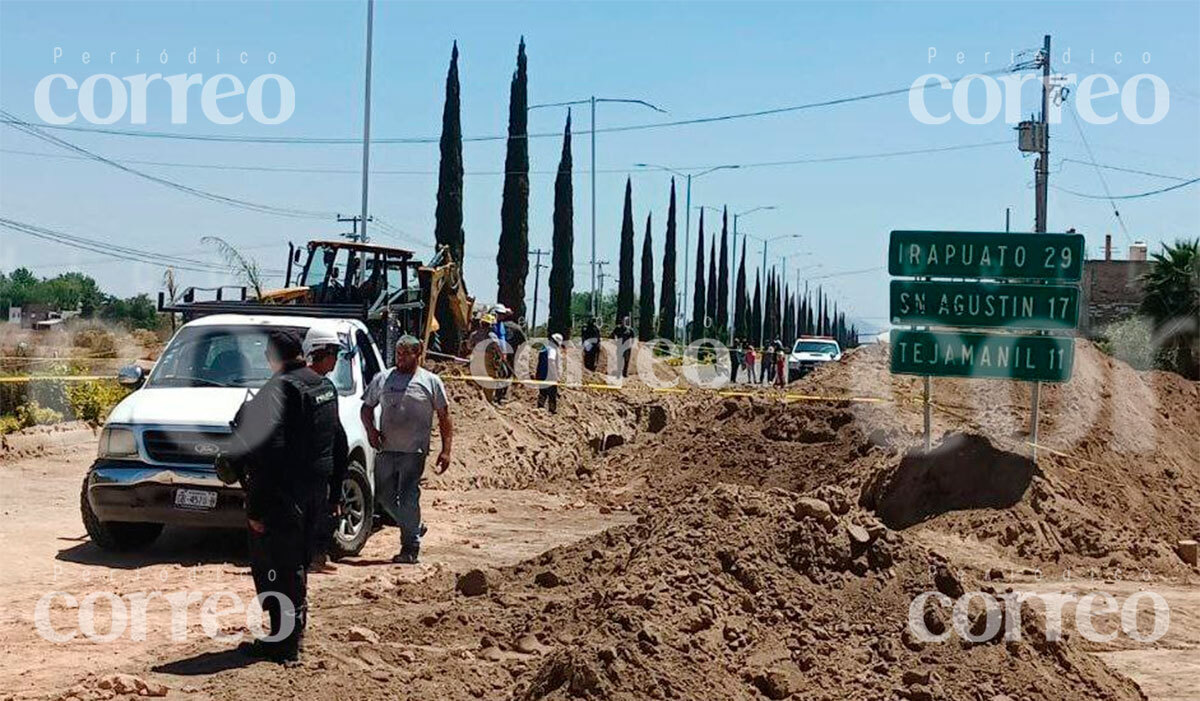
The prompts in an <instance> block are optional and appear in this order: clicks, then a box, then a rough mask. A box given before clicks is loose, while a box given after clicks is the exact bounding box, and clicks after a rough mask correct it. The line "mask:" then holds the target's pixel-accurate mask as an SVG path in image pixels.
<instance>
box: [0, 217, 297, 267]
mask: <svg viewBox="0 0 1200 701" xmlns="http://www.w3.org/2000/svg"><path fill="white" fill-rule="evenodd" d="M0 227H4V228H6V229H10V230H12V231H16V232H19V233H23V234H26V235H28V236H33V237H35V238H38V239H42V240H44V241H50V242H52V243H57V244H61V245H63V246H69V247H71V248H76V249H79V250H84V251H88V252H91V253H99V254H101V255H104V256H108V257H110V258H116V259H120V260H125V261H130V262H134V263H145V264H148V265H154V266H158V267H162V268H177V269H179V270H188V271H191V272H197V273H225V274H228V273H229V272H230V271H229V268H228V267H226V266H223V265H219V264H217V263H210V262H208V261H203V260H197V259H194V258H187V257H184V256H177V255H168V254H165V253H159V252H156V251H147V250H143V249H138V248H132V247H129V246H119V245H117V244H114V243H112V242H111V241H100V240H97V239H92V238H86V237H83V236H78V235H74V234H68V233H65V232H62V231H56V230H54V229H48V228H46V227H42V226H37V225H35V224H29V223H26V222H19V221H16V220H13V219H9V218H7V217H0ZM264 272H266V273H270V274H282V271H280V270H265V271H264Z"/></svg>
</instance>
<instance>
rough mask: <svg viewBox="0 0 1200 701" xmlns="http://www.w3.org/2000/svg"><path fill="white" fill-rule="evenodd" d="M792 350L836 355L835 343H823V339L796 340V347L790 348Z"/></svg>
mask: <svg viewBox="0 0 1200 701" xmlns="http://www.w3.org/2000/svg"><path fill="white" fill-rule="evenodd" d="M792 352H793V353H825V354H827V355H837V353H838V347H837V344H835V343H825V342H824V341H796V347H795V348H793V349H792Z"/></svg>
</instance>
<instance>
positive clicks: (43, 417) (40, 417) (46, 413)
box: [17, 401, 63, 428]
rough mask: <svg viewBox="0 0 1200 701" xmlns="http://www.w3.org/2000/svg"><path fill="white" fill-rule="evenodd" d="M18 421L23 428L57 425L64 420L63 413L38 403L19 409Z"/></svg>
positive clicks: (34, 402) (22, 406) (25, 405)
mask: <svg viewBox="0 0 1200 701" xmlns="http://www.w3.org/2000/svg"><path fill="white" fill-rule="evenodd" d="M17 420H18V421H20V422H21V424H22V428H25V427H27V426H45V425H48V424H56V423H59V422H61V421H62V420H63V415H62V412H59V411H55V410H53V409H49V408H47V407H44V406H42V405H40V404H38V403H37V402H36V401H33V402H30V403H28V404H23V405H21V406H19V407H17Z"/></svg>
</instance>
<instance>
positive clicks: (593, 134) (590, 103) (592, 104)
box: [525, 95, 667, 316]
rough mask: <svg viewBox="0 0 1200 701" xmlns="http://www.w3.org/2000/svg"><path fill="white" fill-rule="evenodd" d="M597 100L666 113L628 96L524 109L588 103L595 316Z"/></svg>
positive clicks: (594, 307) (594, 302)
mask: <svg viewBox="0 0 1200 701" xmlns="http://www.w3.org/2000/svg"><path fill="white" fill-rule="evenodd" d="M597 102H625V103H629V104H634V105H641V106H643V107H648V108H650V109H652V110H654V111H655V112H661V113H663V114H667V111H666V110H664V109H662V108H661V107H659V106H657V105H654V104H651V103H649V102H646V101H645V100H635V99H629V98H617V97H596V96H595V95H592V96H590V97H588V99H586V100H568V101H566V102H547V103H544V104H540V105H530V106H529V107H526V108H525V109H526V110H527V111H528V110H535V109H538V108H541V107H567V106H569V105H588V106H589V107H590V108H591V113H592V124H591V127H592V128H591V139H592V259H591V263H590V266H589V267H591V270H592V292H591V295H592V304H591V310H592V316H596V265H597V262H596V103H597Z"/></svg>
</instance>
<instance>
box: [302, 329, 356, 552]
mask: <svg viewBox="0 0 1200 701" xmlns="http://www.w3.org/2000/svg"><path fill="white" fill-rule="evenodd" d="M303 350H304V358H305V359H306V360H307V361H308V367H309V368H311V369H312V371H313V372H315V373H317V374H318V375H321V376H324V377H326V379H327V380H328V375H329V373H331V372H333V369H334V368H335V367H337V363H338V357H339V356H340V354H341V352H342V351H343V350H344V345H343V343H342V340H341V339H339V338H338V335H337V333H335V332H333V331H331V330H329V329H327V328H319V327H313V328H310V329H309V330H308V333H306V334H305V335H304V344H303ZM331 384H333V383H332V381H331ZM335 389H336V386H335ZM336 420H337V426H336V427H335V428H334V432H333V433H334V444H333V473H332V474H331V475H330V476H329V509H328V510H327V511H326V512H325V513H323V514H322V515H321V518H320V520H319V526H318V529H317V536H316V538H315V542H314V543H313V544H312V552H313V557H312V563H311V564H310V566H309V568H310V570H311V571H313V572H317V573H321V574H329V573H332V572H336V571H337V568H336V567H334V566H333V565H332V564H330V563H329V550H330V546H331V545H332V544H333V537H334V531H335V529H336V528H337V522H338V519H339V518H341V515H342V514H341V511H342V485H343V483H344V482H345V481H346V476H347V474H348V473H349V470H350V455H349V453H350V446H349V442H348V441H347V440H346V431H345V430H344V429H343V428H342V421H341V419H340V418H337V419H336Z"/></svg>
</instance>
